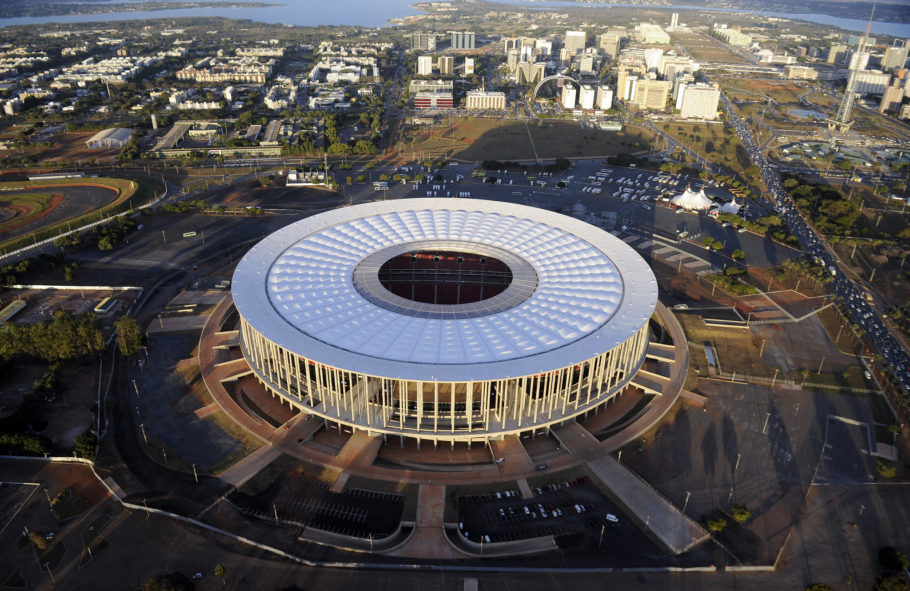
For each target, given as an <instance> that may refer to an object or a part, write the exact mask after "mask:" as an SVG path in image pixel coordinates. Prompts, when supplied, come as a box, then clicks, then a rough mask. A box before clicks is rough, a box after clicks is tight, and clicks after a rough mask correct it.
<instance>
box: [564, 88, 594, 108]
mask: <svg viewBox="0 0 910 591" xmlns="http://www.w3.org/2000/svg"><path fill="white" fill-rule="evenodd" d="M564 88H565V87H564ZM595 96H596V90H595V88H594V87H593V86H591V85H589V84H582V85H581V89H580V90H579V91H578V106H579V108H582V109H588V110H590V109H593V108H594V97H595Z"/></svg>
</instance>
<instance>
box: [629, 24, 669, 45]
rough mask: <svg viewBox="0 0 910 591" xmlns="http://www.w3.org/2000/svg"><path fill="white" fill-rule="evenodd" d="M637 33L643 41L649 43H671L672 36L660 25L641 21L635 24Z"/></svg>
mask: <svg viewBox="0 0 910 591" xmlns="http://www.w3.org/2000/svg"><path fill="white" fill-rule="evenodd" d="M635 33H636V35H637V36H638V39H639V40H640V41H641V42H642V43H646V44H649V45H669V44H670V36H669V35H667V32H666V31H664V30H663V29H662V28H660V27H659V26H658V25H654V24H651V23H641V24H638V25H635Z"/></svg>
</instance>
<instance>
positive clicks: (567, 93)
mask: <svg viewBox="0 0 910 591" xmlns="http://www.w3.org/2000/svg"><path fill="white" fill-rule="evenodd" d="M577 96H578V91H576V90H575V86H574V85H573V84H572V83H568V82H567V83H566V84H565V86H563V87H562V95H561V96H560V100H561V102H562V108H563V109H574V108H575V99H576V97H577Z"/></svg>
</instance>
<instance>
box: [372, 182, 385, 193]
mask: <svg viewBox="0 0 910 591" xmlns="http://www.w3.org/2000/svg"><path fill="white" fill-rule="evenodd" d="M388 188H389V183H388V182H387V181H376V182H375V183H373V190H374V191H385V190H387V189H388Z"/></svg>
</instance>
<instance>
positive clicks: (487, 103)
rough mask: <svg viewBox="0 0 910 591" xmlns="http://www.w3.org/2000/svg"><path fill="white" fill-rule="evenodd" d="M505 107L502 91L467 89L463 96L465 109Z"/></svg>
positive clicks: (492, 109) (501, 108) (500, 109)
mask: <svg viewBox="0 0 910 591" xmlns="http://www.w3.org/2000/svg"><path fill="white" fill-rule="evenodd" d="M505 108H506V95H505V93H504V92H489V91H484V90H469V91H468V93H467V95H466V97H465V109H467V110H469V111H503V110H505Z"/></svg>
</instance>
